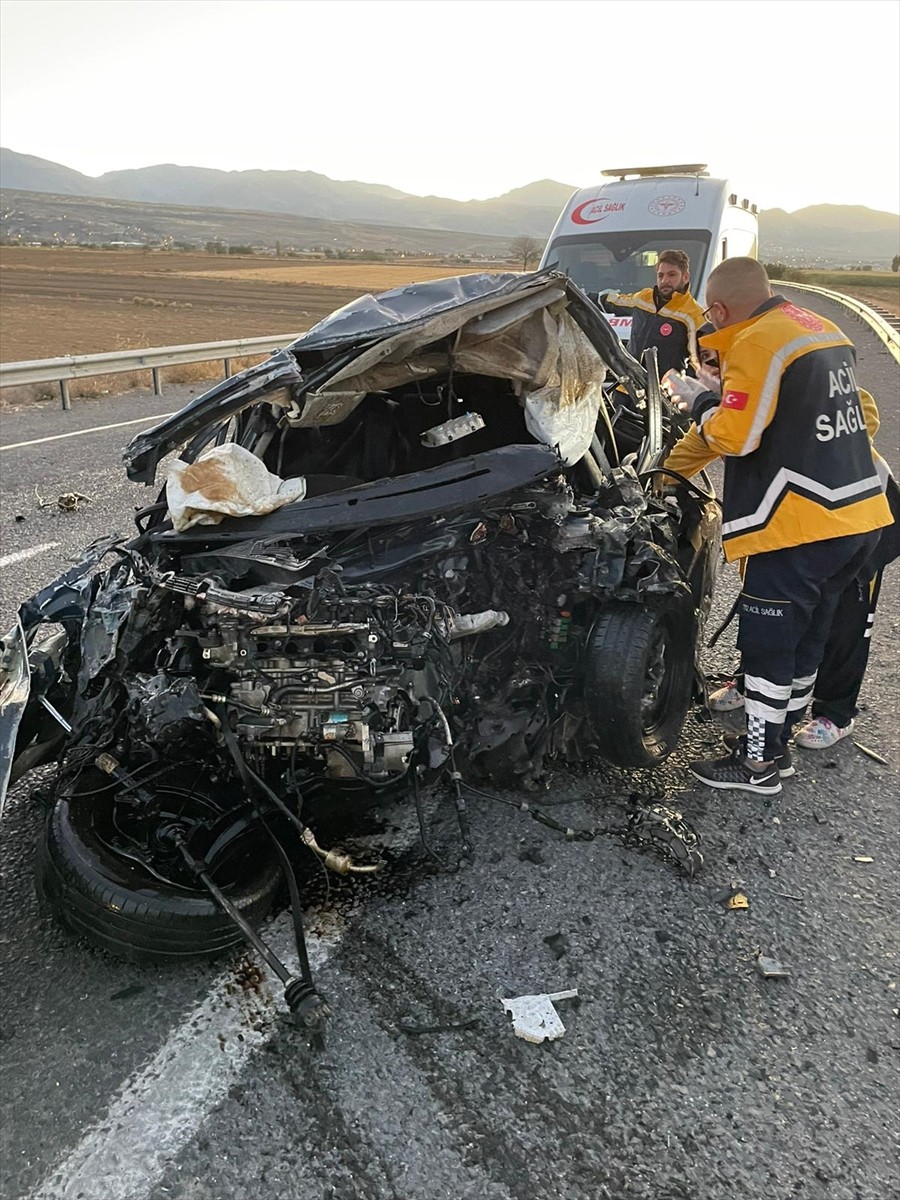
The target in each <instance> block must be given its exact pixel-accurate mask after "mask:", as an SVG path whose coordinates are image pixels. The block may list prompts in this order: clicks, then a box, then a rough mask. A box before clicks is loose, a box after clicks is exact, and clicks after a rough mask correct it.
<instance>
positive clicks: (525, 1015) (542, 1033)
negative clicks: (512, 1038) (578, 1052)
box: [500, 988, 578, 1045]
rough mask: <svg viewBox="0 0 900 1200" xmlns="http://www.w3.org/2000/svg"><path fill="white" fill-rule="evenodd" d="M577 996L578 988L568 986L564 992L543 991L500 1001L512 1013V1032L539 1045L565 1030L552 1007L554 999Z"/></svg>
mask: <svg viewBox="0 0 900 1200" xmlns="http://www.w3.org/2000/svg"><path fill="white" fill-rule="evenodd" d="M577 997H578V988H570V989H569V990H568V991H565V992H549V993H547V992H544V993H542V994H541V995H538V996H516V997H515V998H514V999H512V1000H503V999H501V1001H500V1003H501V1004H502V1005H503V1007H504V1009H505V1010H506V1012H508V1013H510V1014H511V1015H512V1019H513V1033H515V1035H516V1037H520V1038H522V1039H524V1041H526V1042H534V1043H535V1044H536V1045H539V1044H540V1043H541V1042H543V1041H548V1042H552V1041H554V1040H555V1039H556V1038H561V1037H562V1036H563V1034H564V1033H565V1032H566V1027H565V1025H563V1023H562V1021H561V1020H560V1018H559V1013H558V1012H557V1011H556V1009H555V1008H554V1007H553V1003H554V1001H556V1000H574V999H577Z"/></svg>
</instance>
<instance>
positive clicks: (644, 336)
mask: <svg viewBox="0 0 900 1200" xmlns="http://www.w3.org/2000/svg"><path fill="white" fill-rule="evenodd" d="M690 285H691V263H690V259H689V258H688V256H687V255H686V254H685V253H684V251H683V250H663V251H662V253H661V254H660V256H659V259H658V260H657V263H656V286H655V287H652V288H644V289H643V290H642V291H640V292H633V293H630V294H628V295H626V294H623V293H621V292H614V291H608V292H601V293H600V295H599V297H598V301H599V303H600V305H601V307H602V308H603V309H604V311H606V312H621V313H626V314H630V316H631V338H630V340H629V342H628V349H629V351H630V352H631V354H633V355H634V357H635V358H636V359H637V360H638V361H639V362H640V358H641V355H642V354H643V352H644V351H645V350H646V349H647V348H648V347H649V346H655V347H656V353H657V363H658V364H659V373H660V375H661V376H662V375H665V373H666V372H667V371H670V370H671V371H682V370H684V367H685V364H686V363H689V364H691V365H696V353H697V330H698V329H699V328H700V326H701V325H702V324H703V310H702V309H701V307H700V305H699V304H698V303H697V301H696V300H695V299H694V297H693V296H692V295H691V293H690V290H689V289H690Z"/></svg>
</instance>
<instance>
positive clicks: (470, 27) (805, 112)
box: [0, 0, 900, 212]
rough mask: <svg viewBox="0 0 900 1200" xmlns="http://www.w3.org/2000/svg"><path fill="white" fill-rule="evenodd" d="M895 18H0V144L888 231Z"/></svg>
mask: <svg viewBox="0 0 900 1200" xmlns="http://www.w3.org/2000/svg"><path fill="white" fill-rule="evenodd" d="M898 45H900V4H898V3H897V2H896V0H853V3H847V2H846V0H797V2H794V0H727V2H723V0H549V2H545V0H326V2H319V0H59V2H58V0H3V2H2V3H0V140H2V143H3V145H5V146H8V147H11V148H12V149H14V150H18V151H20V152H21V153H24V154H34V155H37V156H38V157H40V158H47V159H51V160H53V161H54V162H59V163H64V164H65V165H66V166H69V167H74V168H75V169H76V170H79V171H83V172H84V173H85V174H88V175H99V174H102V173H103V172H104V171H109V170H119V169H122V168H126V167H142V166H149V165H151V164H155V163H168V162H174V163H179V164H182V165H191V166H203V167H217V168H220V169H224V170H244V169H248V168H263V169H275V170H309V171H317V172H320V173H321V174H323V175H329V176H331V177H332V178H334V179H359V180H365V181H367V182H372V183H384V184H389V185H391V186H392V187H396V188H399V189H400V190H402V191H406V192H411V193H414V194H417V195H428V194H435V195H441V196H450V197H453V198H454V199H458V200H469V199H484V198H487V197H489V196H496V195H500V194H501V193H503V192H505V191H508V190H509V189H511V188H514V187H519V186H521V185H523V184H526V183H529V182H532V181H533V180H537V179H546V178H549V179H556V180H559V181H561V182H563V183H567V184H572V185H573V186H574V185H578V186H588V185H590V184H592V183H594V182H597V181H598V179H599V175H600V171H601V170H602V169H604V168H607V167H622V166H637V165H650V164H654V165H658V164H675V163H696V162H704V163H708V164H709V166H710V170H711V173H712V174H714V175H721V176H725V177H727V178H730V179H732V180H733V181H734V183H735V186H736V187H737V188H738V189H739V190H741V191H742V192H744V193H746V194H747V195H749V196H750V198H751V199H753V200H755V201H756V202H757V203H759V204H760V206H761V207H764V208H786V209H788V210H789V211H793V210H795V209H797V208H801V207H804V206H805V205H808V204H816V203H832V204H863V205H867V206H869V207H871V208H876V209H884V210H887V211H890V212H898V211H900V158H898V147H900V84H898V71H897V47H898Z"/></svg>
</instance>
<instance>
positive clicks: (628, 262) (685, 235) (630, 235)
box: [545, 229, 712, 294]
mask: <svg viewBox="0 0 900 1200" xmlns="http://www.w3.org/2000/svg"><path fill="white" fill-rule="evenodd" d="M711 241H712V235H711V234H710V231H709V230H708V229H666V230H660V229H621V230H612V229H610V230H603V231H601V230H599V229H595V230H591V232H590V233H580V234H566V235H563V236H561V237H557V238H554V240H553V241H552V242H551V243H550V246H549V248H548V250H547V256H546V264H545V269H548V270H549V269H552V270H556V271H561V272H562V273H563V274H565V275H568V277H569V278H570V279H571V280H572V281H573V282H574V283H576V284H577V285H578V286H579V287H580V288H581V289H582V290H583V291H585V292H588V293H594V294H596V293H597V292H601V291H604V290H606V289H608V288H609V289H612V290H614V291H617V292H622V293H625V294H629V293H633V292H639V291H641V289H642V288H646V287H653V286H654V284H655V283H656V265H655V264H653V265H647V266H642V265H640V263H639V261H638V260H637V256H638V255H640V254H642V253H648V252H652V251H656V252H657V253H662V251H663V250H683V251H684V252H685V253H686V254H687V256H688V258H689V259H690V262H691V277H692V279H695V280H699V279H702V278H703V276H704V270H705V268H706V263H707V259H708V256H709V249H710V244H711ZM598 247H599V248H602V250H603V251H605V253H606V255H607V256H609V259H610V261H609V262H608V263H601V262H596V261H590V259H589V257H588V256H587V255H586V254H585V253H584V252H585V251H587V250H589V249H591V248H598Z"/></svg>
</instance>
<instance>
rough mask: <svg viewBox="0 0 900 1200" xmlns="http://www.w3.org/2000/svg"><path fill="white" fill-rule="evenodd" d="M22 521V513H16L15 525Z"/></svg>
mask: <svg viewBox="0 0 900 1200" xmlns="http://www.w3.org/2000/svg"><path fill="white" fill-rule="evenodd" d="M24 520H25V516H24V514H23V513H16V524H17V525H21V524H22V522H23V521H24Z"/></svg>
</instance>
